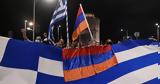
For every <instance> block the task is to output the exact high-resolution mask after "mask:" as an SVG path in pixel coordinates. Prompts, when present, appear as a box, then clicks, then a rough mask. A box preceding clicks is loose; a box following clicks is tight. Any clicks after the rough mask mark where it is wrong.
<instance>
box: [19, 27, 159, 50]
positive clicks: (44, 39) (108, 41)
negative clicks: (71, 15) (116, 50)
mask: <svg viewBox="0 0 160 84" xmlns="http://www.w3.org/2000/svg"><path fill="white" fill-rule="evenodd" d="M21 32H22V36H23V39H24V40H25V41H29V42H32V41H31V40H30V39H29V38H28V37H27V34H26V30H25V29H21ZM132 39H133V38H132V37H126V38H125V37H124V38H123V41H124V40H132ZM148 40H153V41H157V40H156V39H155V38H154V36H150V37H148ZM34 42H38V43H44V44H49V45H54V46H57V47H61V48H65V47H69V48H78V47H88V46H97V45H101V44H100V43H99V42H96V41H95V40H92V41H90V42H88V43H87V44H85V43H82V42H79V41H78V40H77V41H74V42H72V43H71V42H70V44H69V46H66V44H65V42H64V39H63V38H60V39H59V40H58V41H57V42H54V41H53V40H50V39H48V38H47V33H45V32H44V33H43V35H42V36H36V39H35V41H34ZM120 42H121V41H118V42H117V43H120ZM112 44H113V41H112V40H111V39H109V38H108V39H106V40H105V42H104V43H103V45H112Z"/></svg>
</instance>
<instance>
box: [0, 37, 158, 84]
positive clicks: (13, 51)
mask: <svg viewBox="0 0 160 84" xmlns="http://www.w3.org/2000/svg"><path fill="white" fill-rule="evenodd" d="M159 52H160V47H159V42H153V41H149V40H129V41H125V42H122V43H119V44H114V45H113V46H90V47H85V48H79V49H77V48H73V49H61V48H57V47H55V46H49V45H45V44H41V43H34V42H27V41H19V40H14V39H9V38H4V37H0V84H53V83H54V84H159V83H160V80H159V79H160V74H159V73H160V66H159V63H160V57H159V56H160V55H159ZM74 72H75V73H74ZM80 72H82V73H80ZM69 73H71V74H70V76H68V74H69ZM65 76H66V77H65ZM64 80H65V81H64Z"/></svg>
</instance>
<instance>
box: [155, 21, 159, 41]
mask: <svg viewBox="0 0 160 84" xmlns="http://www.w3.org/2000/svg"><path fill="white" fill-rule="evenodd" d="M155 26H156V28H157V41H159V29H160V25H159V23H155Z"/></svg>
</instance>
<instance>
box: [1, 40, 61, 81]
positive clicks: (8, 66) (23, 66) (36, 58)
mask: <svg viewBox="0 0 160 84" xmlns="http://www.w3.org/2000/svg"><path fill="white" fill-rule="evenodd" d="M61 52H62V49H61V48H57V47H54V46H48V45H45V44H40V43H33V42H28V41H18V40H14V39H9V38H4V37H0V84H53V83H56V84H64V78H63V62H62V58H61Z"/></svg>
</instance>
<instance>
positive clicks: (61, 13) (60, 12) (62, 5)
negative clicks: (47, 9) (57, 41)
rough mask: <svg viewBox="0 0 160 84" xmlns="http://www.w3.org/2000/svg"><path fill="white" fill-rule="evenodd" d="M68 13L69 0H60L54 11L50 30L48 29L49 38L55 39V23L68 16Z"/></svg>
mask: <svg viewBox="0 0 160 84" xmlns="http://www.w3.org/2000/svg"><path fill="white" fill-rule="evenodd" d="M66 13H67V0H58V4H57V6H56V9H55V11H54V13H53V16H52V19H51V22H50V25H49V30H48V39H49V40H53V39H54V37H53V34H52V33H53V29H54V25H55V24H56V23H57V22H58V21H60V20H63V19H64V18H65V17H66Z"/></svg>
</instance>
